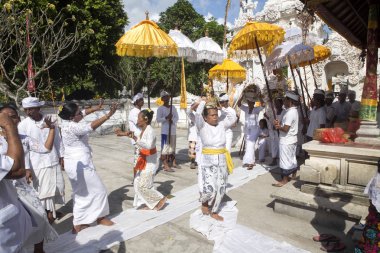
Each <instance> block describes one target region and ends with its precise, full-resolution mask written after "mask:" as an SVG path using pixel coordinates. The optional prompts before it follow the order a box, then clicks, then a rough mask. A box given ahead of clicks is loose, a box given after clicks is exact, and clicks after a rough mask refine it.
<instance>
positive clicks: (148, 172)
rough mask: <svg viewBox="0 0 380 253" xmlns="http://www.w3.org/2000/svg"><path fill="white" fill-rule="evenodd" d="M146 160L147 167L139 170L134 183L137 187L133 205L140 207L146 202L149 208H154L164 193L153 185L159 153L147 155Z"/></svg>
mask: <svg viewBox="0 0 380 253" xmlns="http://www.w3.org/2000/svg"><path fill="white" fill-rule="evenodd" d="M146 160H147V164H146V167H145V169H144V170H140V171H138V172H137V174H136V177H135V180H134V183H133V186H134V189H135V198H134V200H133V206H134V207H139V206H141V205H143V204H145V205H147V206H148V207H149V209H153V208H154V207H155V206H156V205H157V204H158V202H159V201H160V200H161V199H162V198H163V197H164V195H162V194H161V193H160V192H159V191H157V190H156V189H154V187H153V180H154V174H155V171H156V167H157V154H154V155H150V156H147V157H146Z"/></svg>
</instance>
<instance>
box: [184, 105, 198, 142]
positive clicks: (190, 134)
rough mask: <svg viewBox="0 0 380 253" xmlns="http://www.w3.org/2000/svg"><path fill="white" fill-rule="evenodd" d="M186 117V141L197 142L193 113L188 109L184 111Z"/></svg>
mask: <svg viewBox="0 0 380 253" xmlns="http://www.w3.org/2000/svg"><path fill="white" fill-rule="evenodd" d="M186 114H187V117H188V130H189V132H188V136H187V141H197V140H198V129H197V126H196V125H195V112H194V111H192V110H191V109H190V108H189V109H187V110H186Z"/></svg>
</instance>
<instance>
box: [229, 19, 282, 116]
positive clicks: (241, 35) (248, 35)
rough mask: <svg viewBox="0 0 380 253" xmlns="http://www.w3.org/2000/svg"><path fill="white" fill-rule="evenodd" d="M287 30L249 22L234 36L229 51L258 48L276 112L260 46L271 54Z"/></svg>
mask: <svg viewBox="0 0 380 253" xmlns="http://www.w3.org/2000/svg"><path fill="white" fill-rule="evenodd" d="M284 35H285V31H284V29H283V28H281V27H280V26H277V25H273V24H269V23H260V22H247V23H246V24H245V26H244V27H243V28H242V29H241V30H240V31H239V32H238V33H237V34H236V35H235V36H234V38H233V39H232V41H231V44H230V48H229V53H230V54H233V53H234V52H236V51H240V52H241V51H244V50H251V49H256V50H257V53H258V55H259V59H260V63H261V67H262V69H263V73H264V79H265V84H266V87H267V90H268V95H269V101H270V105H271V108H272V111H273V115H276V114H275V112H274V106H273V99H272V93H271V92H270V89H269V82H268V77H267V74H266V72H265V70H264V63H263V59H262V57H261V52H260V47H263V48H264V51H265V52H266V54H270V53H271V52H272V50H273V48H274V47H275V46H277V45H279V44H280V43H281V42H282V41H283V40H284Z"/></svg>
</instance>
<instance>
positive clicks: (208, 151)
mask: <svg viewBox="0 0 380 253" xmlns="http://www.w3.org/2000/svg"><path fill="white" fill-rule="evenodd" d="M202 154H205V155H220V154H224V155H225V156H226V163H227V168H228V174H232V171H233V169H234V163H233V162H232V158H231V154H230V152H228V150H227V149H226V148H218V149H214V148H202Z"/></svg>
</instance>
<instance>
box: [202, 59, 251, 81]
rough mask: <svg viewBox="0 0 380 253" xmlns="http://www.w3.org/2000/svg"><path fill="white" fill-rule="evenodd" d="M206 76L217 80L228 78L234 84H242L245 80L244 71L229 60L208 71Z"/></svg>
mask: <svg viewBox="0 0 380 253" xmlns="http://www.w3.org/2000/svg"><path fill="white" fill-rule="evenodd" d="M208 76H209V77H210V78H216V79H218V80H222V79H227V78H228V79H231V80H233V81H235V82H242V81H244V80H245V79H246V70H245V68H243V67H242V66H240V64H238V63H236V62H234V61H232V60H231V59H224V60H223V63H222V64H217V65H215V66H214V67H213V68H211V69H210V70H209V72H208Z"/></svg>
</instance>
